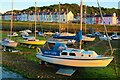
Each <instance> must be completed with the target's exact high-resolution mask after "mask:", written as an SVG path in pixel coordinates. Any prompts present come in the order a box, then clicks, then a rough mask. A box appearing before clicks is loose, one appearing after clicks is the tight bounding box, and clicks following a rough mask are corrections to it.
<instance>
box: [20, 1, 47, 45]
mask: <svg viewBox="0 0 120 80" xmlns="http://www.w3.org/2000/svg"><path fill="white" fill-rule="evenodd" d="M36 3H37V1H35V37H31V38H28V39H27V40H24V41H21V42H20V43H21V44H26V45H31V46H32V45H34V46H36V45H44V44H45V43H46V40H39V39H36V32H37V31H36Z"/></svg>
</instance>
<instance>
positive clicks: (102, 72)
mask: <svg viewBox="0 0 120 80" xmlns="http://www.w3.org/2000/svg"><path fill="white" fill-rule="evenodd" d="M7 33H8V32H6V31H0V34H2V37H0V39H2V38H4V37H6V36H7ZM32 35H33V34H32ZM37 38H39V39H45V38H43V37H39V36H37ZM12 39H13V40H15V41H17V42H19V41H20V40H22V38H21V37H20V36H18V37H16V38H12ZM118 44H120V41H119V40H115V41H114V40H113V41H112V46H113V48H114V49H119V47H118ZM39 47H42V46H39ZM69 47H71V46H69ZM83 48H84V49H86V50H87V49H90V50H95V51H96V52H97V53H98V54H104V53H105V52H106V50H108V49H109V46H108V42H107V41H100V40H99V39H98V38H97V39H96V40H95V41H94V42H88V43H87V44H83ZM16 49H19V50H21V52H24V53H25V52H26V53H28V52H29V53H30V54H22V53H11V52H2V62H3V64H2V65H3V66H4V67H6V68H8V69H10V70H12V71H14V72H17V73H20V74H21V75H23V76H24V77H26V78H54V79H57V78H65V79H74V78H93V79H98V78H104V79H105V78H107V79H117V78H119V77H120V72H119V71H120V54H119V53H120V51H119V50H115V51H114V60H113V61H112V62H111V63H110V65H108V66H107V67H105V68H79V69H78V70H77V71H76V72H75V73H74V74H73V75H72V76H71V77H66V76H62V75H57V74H55V72H56V71H57V70H56V68H55V67H53V66H49V65H48V66H41V65H39V61H40V60H38V59H37V58H36V56H35V55H36V50H35V49H29V48H28V47H27V46H20V45H18V47H17V48H16ZM0 54H1V53H0ZM107 54H108V55H110V51H109V52H107Z"/></svg>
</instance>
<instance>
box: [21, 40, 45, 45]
mask: <svg viewBox="0 0 120 80" xmlns="http://www.w3.org/2000/svg"><path fill="white" fill-rule="evenodd" d="M20 43H22V44H26V45H44V44H45V43H46V40H37V39H36V40H24V41H21V42H20Z"/></svg>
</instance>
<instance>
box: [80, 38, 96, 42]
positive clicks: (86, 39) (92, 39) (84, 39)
mask: <svg viewBox="0 0 120 80" xmlns="http://www.w3.org/2000/svg"><path fill="white" fill-rule="evenodd" d="M82 40H83V41H94V40H95V38H92V37H83V39H82Z"/></svg>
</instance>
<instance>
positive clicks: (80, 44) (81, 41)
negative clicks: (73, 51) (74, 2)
mask: <svg viewBox="0 0 120 80" xmlns="http://www.w3.org/2000/svg"><path fill="white" fill-rule="evenodd" d="M82 15H83V14H82V0H81V2H80V32H82ZM79 48H80V50H81V49H82V40H80V46H79Z"/></svg>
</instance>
